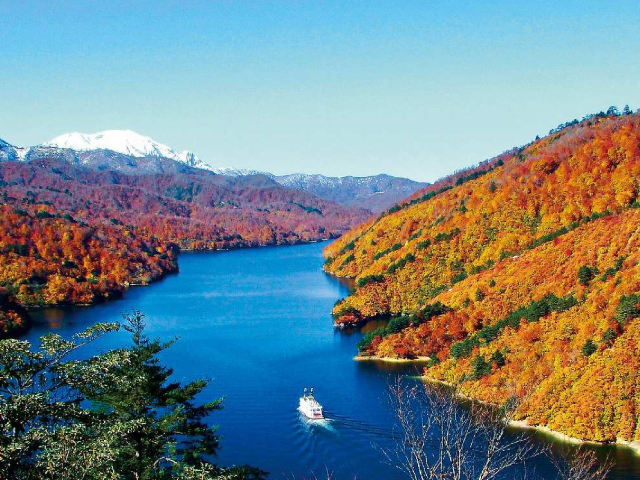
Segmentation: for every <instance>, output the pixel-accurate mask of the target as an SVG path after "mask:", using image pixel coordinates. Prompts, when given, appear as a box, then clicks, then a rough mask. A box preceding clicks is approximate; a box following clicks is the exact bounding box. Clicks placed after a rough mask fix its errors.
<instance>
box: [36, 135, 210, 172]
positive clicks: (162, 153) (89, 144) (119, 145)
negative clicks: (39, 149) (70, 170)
mask: <svg viewBox="0 0 640 480" xmlns="http://www.w3.org/2000/svg"><path fill="white" fill-rule="evenodd" d="M43 145H44V146H47V147H58V148H70V149H72V150H78V151H89V150H99V149H105V150H113V151H114V152H118V153H122V154H125V155H131V156H132V157H148V156H152V157H166V158H171V159H173V160H178V161H179V162H183V163H185V164H187V165H189V166H190V167H195V168H205V169H209V170H211V167H210V166H209V165H207V164H206V163H204V162H203V161H202V160H200V159H199V158H198V157H197V156H195V155H194V154H193V152H189V151H187V150H185V151H183V152H176V151H175V150H173V149H172V148H170V147H168V146H167V145H164V144H162V143H159V142H156V141H155V140H153V139H151V138H149V137H145V136H144V135H140V134H139V133H136V132H134V131H132V130H105V131H103V132H98V133H92V134H87V133H78V132H72V133H65V134H64V135H60V136H58V137H56V138H54V139H52V140H50V141H48V142H46V143H44V144H43Z"/></svg>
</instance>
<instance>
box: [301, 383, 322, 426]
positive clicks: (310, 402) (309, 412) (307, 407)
mask: <svg viewBox="0 0 640 480" xmlns="http://www.w3.org/2000/svg"><path fill="white" fill-rule="evenodd" d="M298 410H300V412H301V413H302V414H303V415H304V416H306V417H307V418H310V419H311V420H321V419H323V418H324V416H323V415H322V405H320V404H319V403H318V401H317V400H316V399H315V398H314V396H313V388H312V389H311V391H310V392H309V393H307V389H306V388H305V389H304V393H303V394H302V396H301V397H300V406H299V407H298Z"/></svg>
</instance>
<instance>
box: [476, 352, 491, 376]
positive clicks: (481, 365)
mask: <svg viewBox="0 0 640 480" xmlns="http://www.w3.org/2000/svg"><path fill="white" fill-rule="evenodd" d="M471 369H472V378H473V379H475V380H479V379H481V378H482V377H484V376H485V375H489V374H490V373H491V364H490V363H489V362H487V361H486V360H485V358H484V355H476V356H475V357H473V360H471Z"/></svg>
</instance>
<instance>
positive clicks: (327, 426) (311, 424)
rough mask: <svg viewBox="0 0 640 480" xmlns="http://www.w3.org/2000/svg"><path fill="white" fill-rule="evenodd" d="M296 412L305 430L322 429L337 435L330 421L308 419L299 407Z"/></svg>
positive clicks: (325, 418) (328, 419)
mask: <svg viewBox="0 0 640 480" xmlns="http://www.w3.org/2000/svg"><path fill="white" fill-rule="evenodd" d="M297 410H298V414H299V416H300V420H301V422H302V424H303V425H304V426H305V428H306V430H311V429H312V428H322V429H324V430H327V431H329V432H334V433H337V432H336V429H335V428H334V427H333V425H332V420H331V419H330V418H327V417H324V418H309V417H307V416H306V415H305V414H304V412H303V411H302V410H301V409H300V407H298V408H297Z"/></svg>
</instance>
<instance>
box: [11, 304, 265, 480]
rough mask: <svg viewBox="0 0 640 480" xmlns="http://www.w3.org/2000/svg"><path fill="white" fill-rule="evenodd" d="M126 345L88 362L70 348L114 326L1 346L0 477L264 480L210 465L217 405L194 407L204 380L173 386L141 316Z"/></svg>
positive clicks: (254, 472) (245, 470) (129, 323)
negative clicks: (35, 346) (34, 342)
mask: <svg viewBox="0 0 640 480" xmlns="http://www.w3.org/2000/svg"><path fill="white" fill-rule="evenodd" d="M125 320H126V323H125V325H124V329H125V330H126V331H128V332H129V333H130V334H131V338H132V346H131V347H128V348H121V349H115V350H111V351H109V352H106V353H103V354H100V355H96V356H94V357H92V358H89V359H86V360H69V358H68V357H69V355H70V354H71V353H72V352H75V351H76V350H78V349H80V348H82V347H84V346H85V345H87V344H88V343H90V342H93V341H94V340H96V339H98V338H100V337H102V336H103V335H105V334H108V333H109V332H113V331H116V330H118V329H119V328H120V326H119V325H117V324H97V325H95V326H93V327H91V328H90V329H88V330H86V331H85V332H82V333H80V334H77V335H76V336H74V338H72V339H71V340H64V339H62V338H61V337H60V336H58V335H53V334H50V335H45V336H44V337H42V339H41V345H40V348H39V349H38V350H36V351H32V350H31V345H30V344H29V342H25V341H18V340H3V341H0V400H1V401H0V478H2V479H4V478H11V479H16V480H20V479H36V480H40V479H42V480H45V479H46V480H54V479H56V480H57V479H60V480H62V479H64V480H74V479H96V480H97V479H100V480H107V479H109V480H112V479H113V480H115V479H118V480H123V479H131V480H134V479H135V480H165V479H181V480H191V479H193V480H195V479H199V480H213V479H219V478H222V477H224V478H228V479H234V480H235V479H237V480H244V479H249V480H261V479H263V478H264V476H265V472H262V471H261V470H259V469H256V468H253V467H249V466H243V467H233V468H222V467H218V466H217V465H215V464H213V463H211V462H210V460H211V458H212V457H213V456H214V455H215V454H216V451H217V448H218V442H219V437H218V435H217V434H216V429H215V427H212V426H210V425H208V423H207V422H206V419H207V417H208V416H209V414H211V413H212V412H214V411H216V410H219V409H220V408H221V407H222V403H221V402H222V401H221V399H216V400H213V401H210V402H207V403H203V404H198V403H197V401H196V397H197V396H198V395H199V394H200V393H202V392H203V389H204V388H205V387H206V386H207V381H206V380H195V381H193V382H191V383H188V384H186V385H182V384H180V383H179V382H175V381H172V380H171V376H172V373H173V371H172V369H171V368H168V367H165V366H163V365H162V364H161V363H160V362H159V360H158V354H159V353H161V352H162V351H163V350H165V349H166V348H168V347H170V346H171V345H172V344H173V341H170V342H161V341H160V340H150V339H149V338H147V336H146V335H145V334H144V316H143V315H142V314H141V313H140V312H137V311H134V312H132V313H131V314H130V315H126V316H125Z"/></svg>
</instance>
